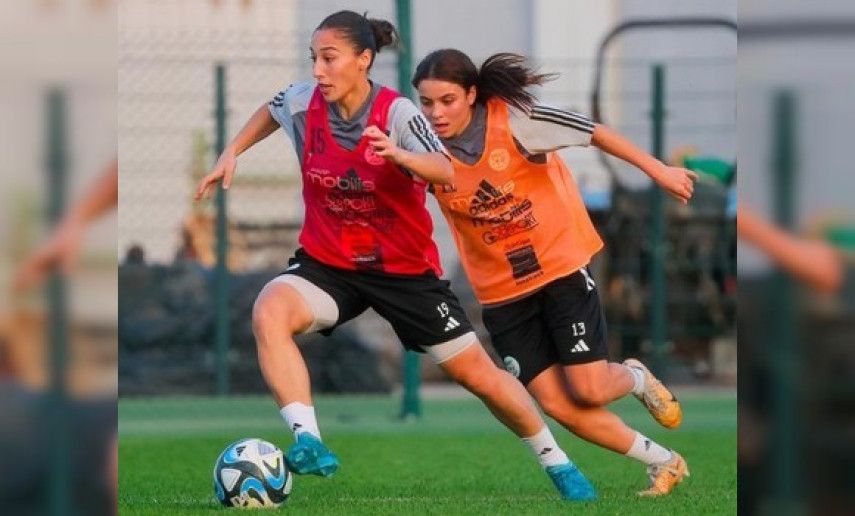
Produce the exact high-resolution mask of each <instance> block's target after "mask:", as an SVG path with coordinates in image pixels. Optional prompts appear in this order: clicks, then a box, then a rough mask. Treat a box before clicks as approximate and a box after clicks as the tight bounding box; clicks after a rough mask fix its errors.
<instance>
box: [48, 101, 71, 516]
mask: <svg viewBox="0 0 855 516" xmlns="http://www.w3.org/2000/svg"><path fill="white" fill-rule="evenodd" d="M46 122H47V127H46V130H47V139H46V144H47V149H46V154H47V160H46V171H47V178H46V179H47V193H48V199H47V201H48V220H49V221H50V224H51V226H52V227H56V225H57V224H58V223H59V222H60V219H61V218H62V216H63V214H64V213H65V204H66V192H67V190H68V188H67V186H68V185H67V177H68V152H67V127H66V97H65V92H64V91H62V90H61V89H58V88H57V89H52V90H51V91H49V92H48V94H47V120H46ZM47 297H48V310H49V314H48V317H49V322H48V339H49V346H50V386H51V391H50V403H49V405H48V407H49V410H50V414H49V416H48V420H49V421H50V428H51V432H50V434H51V457H52V459H53V460H52V462H53V463H52V466H53V467H52V468H51V479H50V480H51V481H50V501H49V504H50V510H49V513H50V514H53V515H65V514H72V513H73V507H72V506H71V494H70V487H69V484H70V481H71V478H70V472H69V465H70V459H69V456H70V444H71V443H70V441H69V436H68V430H69V425H68V407H67V396H66V385H65V383H66V371H65V368H66V365H67V363H68V307H67V303H66V300H67V297H66V286H65V279H64V278H63V277H62V275H61V274H60V273H59V272H58V271H56V270H54V271H53V272H52V273H51V275H50V279H49V280H48V284H47Z"/></svg>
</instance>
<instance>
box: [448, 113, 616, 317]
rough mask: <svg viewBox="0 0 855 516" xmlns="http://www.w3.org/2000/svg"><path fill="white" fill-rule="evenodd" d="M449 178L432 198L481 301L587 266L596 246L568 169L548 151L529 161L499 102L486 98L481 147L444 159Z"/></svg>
mask: <svg viewBox="0 0 855 516" xmlns="http://www.w3.org/2000/svg"><path fill="white" fill-rule="evenodd" d="M452 161H453V163H454V170H455V175H454V182H453V183H452V184H450V185H435V188H434V189H435V191H434V195H435V196H436V198H437V201H438V202H439V205H440V207H441V208H442V212H443V214H444V215H445V218H446V220H447V221H448V225H449V226H450V228H451V230H452V233H453V234H454V240H455V242H456V244H457V249H458V251H459V252H460V259H461V262H462V264H463V268H464V270H465V271H466V275H467V276H468V277H469V282H470V283H471V284H472V287H473V288H474V290H475V294H476V295H477V296H478V300H479V301H480V302H481V303H482V304H490V303H497V302H501V301H505V300H508V299H511V298H514V297H518V296H521V295H523V294H526V293H528V292H532V291H534V290H536V289H538V288H540V287H542V286H543V285H545V284H547V283H549V282H551V281H553V280H556V279H558V278H560V277H562V276H566V275H568V274H570V273H572V272H574V271H576V270H578V269H580V268H581V267H584V266H585V265H587V264H588V262H589V261H590V259H591V257H592V256H593V255H594V254H595V253H596V252H597V251H599V250H600V249H601V248H602V247H603V242H602V240H601V239H600V236H599V235H598V234H597V232H596V230H595V229H594V226H593V224H592V223H591V219H590V217H589V216H588V211H587V210H586V208H585V205H584V204H583V202H582V198H581V196H580V195H579V190H578V188H577V187H576V183H575V181H574V180H573V177H572V175H571V174H570V171H569V170H568V169H567V167H566V166H565V165H564V162H563V161H562V160H561V158H560V157H559V156H558V155H557V154H556V153H554V152H552V153H549V155H548V159H547V162H546V163H545V164H537V163H532V162H531V161H529V160H528V159H526V157H525V156H523V155H522V154H521V153H520V151H519V150H518V149H517V147H516V145H515V143H514V140H513V136H512V134H511V130H510V125H509V123H508V108H507V105H506V104H505V103H504V102H503V101H501V100H498V99H490V100H489V101H488V102H487V134H486V141H485V145H484V152H483V154H482V155H481V158H480V159H479V160H478V162H477V163H475V164H474V165H466V164H465V163H463V162H461V161H459V160H457V159H454V158H452Z"/></svg>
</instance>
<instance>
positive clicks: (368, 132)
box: [362, 125, 401, 163]
mask: <svg viewBox="0 0 855 516" xmlns="http://www.w3.org/2000/svg"><path fill="white" fill-rule="evenodd" d="M362 136H365V137H367V138H368V145H370V146H371V148H372V149H373V150H374V153H375V154H377V155H378V156H382V157H384V158H386V159H388V160H389V161H391V162H393V163H398V156H399V154H400V152H401V149H400V148H398V146H397V145H395V143H394V142H392V140H390V139H389V135H388V134H386V133H384V132H383V131H381V130H380V129H379V128H378V127H377V126H376V125H371V126H368V127H366V128H365V131H364V132H363V133H362Z"/></svg>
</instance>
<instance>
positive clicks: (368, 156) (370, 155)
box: [365, 145, 386, 166]
mask: <svg viewBox="0 0 855 516" xmlns="http://www.w3.org/2000/svg"><path fill="white" fill-rule="evenodd" d="M365 161H367V162H368V164H369V165H375V166H376V165H382V164H383V163H384V162H385V161H386V158H384V157H383V156H380V155H379V154H377V153H376V152H374V147H372V146H370V145H368V146H366V147H365Z"/></svg>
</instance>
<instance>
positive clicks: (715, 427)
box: [119, 390, 736, 516]
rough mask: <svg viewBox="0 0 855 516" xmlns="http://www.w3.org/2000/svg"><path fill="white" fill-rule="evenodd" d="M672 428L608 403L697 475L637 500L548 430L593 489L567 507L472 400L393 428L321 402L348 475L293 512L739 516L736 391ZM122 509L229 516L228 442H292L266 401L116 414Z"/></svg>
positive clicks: (622, 463)
mask: <svg viewBox="0 0 855 516" xmlns="http://www.w3.org/2000/svg"><path fill="white" fill-rule="evenodd" d="M677 392H678V394H680V395H681V398H680V399H681V402H682V403H683V410H684V415H685V418H684V421H683V425H682V427H681V428H680V429H678V430H676V431H668V430H665V429H662V428H661V427H659V426H658V425H656V423H655V422H653V420H652V419H651V418H650V416H649V415H648V414H647V412H646V411H645V410H644V408H643V407H642V406H641V405H640V404H639V403H638V402H636V401H635V400H634V399H631V398H630V399H625V400H621V401H620V402H617V403H614V404H612V406H611V408H613V409H614V410H615V411H616V412H617V413H618V414H620V415H621V416H622V417H623V418H624V419H625V420H626V421H627V422H628V423H629V424H630V425H631V426H633V427H634V428H636V429H637V430H639V431H641V432H643V433H645V434H646V435H647V436H649V437H651V438H653V439H655V440H657V441H659V442H660V443H662V444H663V445H666V446H670V447H673V448H675V449H677V450H678V451H680V452H681V453H682V454H683V456H684V457H685V458H686V460H687V461H688V463H689V469H690V471H691V473H692V476H691V477H690V478H688V479H687V480H686V481H685V482H683V484H681V485H680V486H679V487H678V488H677V490H675V492H674V493H672V494H671V495H670V496H668V497H663V498H658V499H641V498H638V497H637V496H636V495H635V492H636V491H637V490H639V489H642V488H644V487H645V485H646V478H645V475H644V468H643V466H642V465H640V464H639V463H637V462H635V461H632V460H630V459H627V458H625V457H622V456H618V455H617V454H615V453H612V452H608V451H605V450H603V449H600V448H598V447H596V446H593V445H590V444H588V443H586V442H584V441H582V440H581V439H579V438H577V437H575V436H573V435H571V434H569V433H568V432H567V431H565V430H564V429H563V428H561V427H559V426H557V425H555V424H554V423H553V422H550V426H551V427H552V429H553V432H554V433H555V434H556V437H557V438H558V441H559V442H560V443H561V445H562V446H563V447H564V449H565V451H567V452H568V454H569V455H570V456H571V458H572V459H573V460H574V461H575V462H576V463H577V464H578V465H579V467H580V468H581V469H582V471H583V472H584V473H585V474H586V475H587V476H588V478H589V479H590V480H591V481H592V482H593V484H594V486H595V487H596V488H597V492H598V495H599V499H598V500H597V501H596V502H590V503H584V504H579V503H571V502H563V501H561V500H560V499H559V498H558V495H557V492H556V491H555V489H554V488H553V486H552V484H551V482H550V481H549V479H548V477H547V476H546V474H545V473H543V472H542V470H541V469H540V467H539V466H538V465H537V463H536V462H535V460H534V458H533V457H531V455H530V453H529V451H528V450H527V449H526V448H525V447H524V446H523V444H522V443H521V442H520V441H519V440H518V439H517V438H516V437H515V436H514V435H513V434H511V433H510V432H508V431H506V430H505V429H504V427H502V426H501V425H500V424H499V423H498V422H497V421H495V420H494V419H493V418H492V416H491V415H490V414H489V412H487V410H486V409H485V408H484V407H483V406H482V405H481V404H480V403H479V402H478V401H476V400H475V399H474V398H471V399H469V398H467V399H430V400H424V401H423V413H424V414H423V417H422V419H421V420H419V421H410V422H399V421H397V420H396V419H395V415H396V413H397V410H398V400H396V399H395V398H394V397H391V396H389V397H363V396H342V397H318V398H317V399H316V400H315V405H316V408H317V412H318V415H319V423H320V427H321V432H322V433H323V435H324V441H325V442H326V443H327V444H328V445H329V446H330V447H331V448H332V449H333V450H334V451H335V452H336V453H337V454H338V455H339V458H340V460H341V463H342V467H341V469H340V470H339V472H338V473H337V474H336V475H335V477H334V478H332V479H322V478H318V477H302V476H297V477H296V478H295V479H294V488H293V491H292V493H291V498H290V499H289V500H288V502H287V503H286V504H285V505H284V506H282V507H281V508H280V509H279V510H278V512H282V513H288V514H324V515H336V514H341V515H360V514H366V515H369V514H370V515H379V514H390V515H392V514H394V515H401V514H442V515H451V514H479V515H481V514H490V515H496V514H513V515H521V514H557V513H559V512H566V513H570V512H572V513H577V514H631V515H633V516H635V515H641V514H667V515H669V516H673V515H676V514H691V515H698V514H735V513H736V396H735V393H720V392H719V393H704V392H694V393H680V391H679V390H678V391H677ZM119 436H120V445H119V450H120V451H119V457H120V473H119V510H120V512H121V514H122V515H132V514H158V515H161V514H170V515H172V514H228V512H224V511H234V509H226V508H224V507H221V506H220V505H219V504H218V503H217V501H216V500H215V499H214V494H213V489H212V484H211V474H212V468H213V464H214V460H215V459H216V457H217V456H218V455H219V453H220V451H222V449H223V448H224V447H225V446H226V445H227V444H229V443H230V442H232V441H234V440H237V439H239V438H242V437H260V438H263V439H267V440H269V441H271V442H273V443H276V444H277V445H278V446H280V447H281V448H286V447H287V446H288V445H289V444H291V442H292V437H291V435H290V433H289V432H286V430H285V428H284V425H283V423H282V421H281V419H280V418H279V414H278V413H277V412H276V409H275V407H274V405H273V402H272V401H271V400H270V399H269V398H268V397H263V396H257V397H229V398H170V399H132V400H124V399H123V400H121V401H120V403H119Z"/></svg>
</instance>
